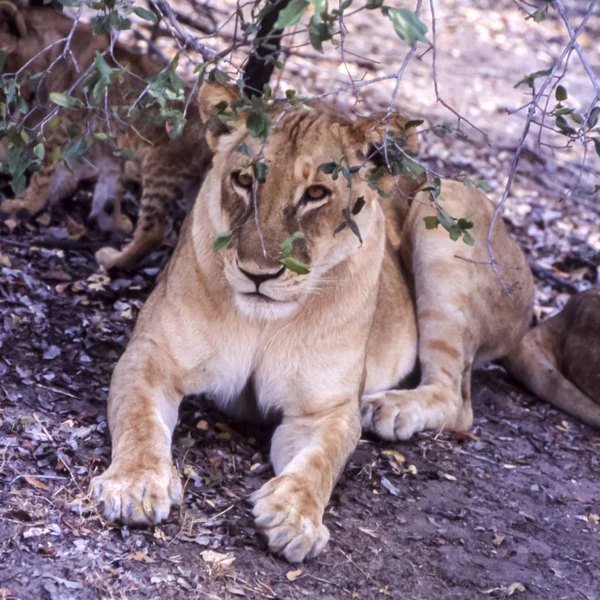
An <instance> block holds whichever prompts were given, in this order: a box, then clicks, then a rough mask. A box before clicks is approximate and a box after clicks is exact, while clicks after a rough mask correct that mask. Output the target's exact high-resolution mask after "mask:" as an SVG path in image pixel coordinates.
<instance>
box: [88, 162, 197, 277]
mask: <svg viewBox="0 0 600 600" xmlns="http://www.w3.org/2000/svg"><path fill="white" fill-rule="evenodd" d="M181 160H182V159H181V157H179V158H178V159H177V158H176V157H173V156H171V155H167V156H159V153H158V152H152V153H151V154H150V155H148V156H147V157H146V159H145V160H144V163H143V167H142V168H143V180H142V186H143V191H142V200H141V204H140V213H139V218H138V222H137V225H136V228H135V232H134V234H133V240H132V241H131V242H130V243H129V244H127V246H125V248H123V249H122V250H116V249H115V248H110V247H105V248H101V249H100V250H98V252H96V260H97V261H98V263H99V264H100V266H101V267H103V268H104V269H106V270H107V271H108V270H110V269H123V270H131V269H133V268H134V267H135V266H136V264H137V263H138V262H139V261H140V260H142V259H143V258H145V257H146V256H147V255H148V254H150V252H152V250H154V249H156V248H158V247H160V245H161V244H162V242H163V239H164V235H165V218H166V210H167V206H168V205H170V204H174V203H175V201H176V199H177V197H178V196H179V195H180V194H181V192H182V187H183V184H184V183H185V181H186V175H187V167H186V166H183V165H181Z"/></svg>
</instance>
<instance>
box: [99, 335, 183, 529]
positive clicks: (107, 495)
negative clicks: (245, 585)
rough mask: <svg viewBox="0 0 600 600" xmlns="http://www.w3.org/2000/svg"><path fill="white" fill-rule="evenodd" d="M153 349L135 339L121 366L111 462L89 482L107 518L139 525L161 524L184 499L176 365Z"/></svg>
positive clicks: (111, 408)
mask: <svg viewBox="0 0 600 600" xmlns="http://www.w3.org/2000/svg"><path fill="white" fill-rule="evenodd" d="M157 347H158V346H157ZM152 351H154V355H156V348H155V345H154V344H152V342H149V344H148V348H144V347H143V342H142V343H140V342H135V341H134V342H132V343H131V344H130V345H129V347H128V349H127V351H126V352H125V354H124V355H123V357H122V358H121V360H120V361H119V363H118V364H117V367H116V369H115V372H114V374H113V377H112V381H111V385H110V392H109V398H108V424H109V428H110V432H111V438H112V461H111V465H110V467H109V468H108V470H107V471H106V472H105V473H103V474H102V475H100V476H99V477H95V478H94V479H93V480H92V484H91V489H92V495H93V497H94V499H95V500H96V501H97V502H99V503H100V504H101V505H102V506H103V512H104V515H105V516H106V517H107V518H108V519H118V520H120V521H123V522H124V523H134V524H141V525H143V524H151V523H159V522H160V521H163V520H164V519H166V518H167V517H168V516H169V511H170V509H171V505H173V504H179V503H180V500H181V482H180V480H179V475H178V473H177V469H176V468H175V466H174V465H173V461H172V457H171V436H172V434H173V430H174V428H175V425H176V423H177V409H178V406H179V403H180V401H181V394H180V393H179V392H178V391H177V389H176V386H175V385H174V384H173V383H172V382H173V374H172V373H167V372H166V368H167V365H168V364H170V363H172V361H170V360H169V357H168V356H162V357H161V358H160V360H159V359H157V358H153V357H152Z"/></svg>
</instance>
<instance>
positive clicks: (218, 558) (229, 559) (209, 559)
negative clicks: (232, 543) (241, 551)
mask: <svg viewBox="0 0 600 600" xmlns="http://www.w3.org/2000/svg"><path fill="white" fill-rule="evenodd" d="M200 556H201V557H202V560H204V562H205V563H206V564H207V565H208V566H209V567H211V568H212V569H213V570H223V569H227V568H228V567H230V566H231V565H232V564H233V562H234V561H235V556H230V555H229V554H221V553H220V552H215V551H214V550H203V551H202V552H200Z"/></svg>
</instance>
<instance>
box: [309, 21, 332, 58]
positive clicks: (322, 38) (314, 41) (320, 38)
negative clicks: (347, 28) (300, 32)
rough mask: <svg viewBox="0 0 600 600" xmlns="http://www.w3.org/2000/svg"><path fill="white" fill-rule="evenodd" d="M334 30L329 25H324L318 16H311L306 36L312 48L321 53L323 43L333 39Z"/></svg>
mask: <svg viewBox="0 0 600 600" xmlns="http://www.w3.org/2000/svg"><path fill="white" fill-rule="evenodd" d="M334 33H335V29H334V27H333V25H332V24H331V23H326V22H324V21H323V20H322V19H321V16H320V15H319V14H315V15H313V17H312V18H311V20H310V23H309V24H308V35H309V40H310V43H311V45H312V47H313V48H314V49H315V50H316V51H317V52H323V42H326V41H328V40H330V39H332V38H333V35H334Z"/></svg>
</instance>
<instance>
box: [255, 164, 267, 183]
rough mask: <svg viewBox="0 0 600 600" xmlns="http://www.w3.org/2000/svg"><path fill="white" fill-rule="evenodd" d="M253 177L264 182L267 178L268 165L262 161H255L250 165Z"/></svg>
mask: <svg viewBox="0 0 600 600" xmlns="http://www.w3.org/2000/svg"><path fill="white" fill-rule="evenodd" d="M252 170H253V172H254V177H255V178H256V181H258V182H259V183H264V182H265V181H266V180H267V173H268V172H269V166H268V165H267V163H264V162H257V163H254V164H253V165H252Z"/></svg>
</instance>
